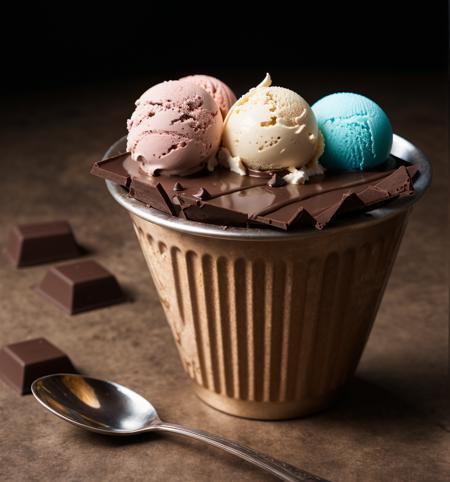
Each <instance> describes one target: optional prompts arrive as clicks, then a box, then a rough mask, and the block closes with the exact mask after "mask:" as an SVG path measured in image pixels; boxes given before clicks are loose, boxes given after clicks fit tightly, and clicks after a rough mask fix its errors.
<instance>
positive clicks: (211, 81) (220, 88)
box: [180, 75, 236, 119]
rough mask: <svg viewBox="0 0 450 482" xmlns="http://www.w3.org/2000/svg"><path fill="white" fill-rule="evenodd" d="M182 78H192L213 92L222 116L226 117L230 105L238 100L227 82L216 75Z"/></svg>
mask: <svg viewBox="0 0 450 482" xmlns="http://www.w3.org/2000/svg"><path fill="white" fill-rule="evenodd" d="M180 80H190V81H191V82H194V83H196V84H197V85H199V86H200V87H202V88H203V89H205V90H206V92H208V93H209V94H211V96H212V98H213V99H214V100H215V101H216V103H217V105H218V106H219V108H220V112H221V113H222V117H223V118H224V119H225V116H226V115H227V114H228V111H229V110H230V107H231V106H232V105H233V104H234V103H235V102H236V96H235V95H234V92H233V91H232V90H231V89H230V88H229V87H228V85H227V84H225V83H224V82H222V81H221V80H219V79H216V78H215V77H210V76H209V75H189V76H188V77H183V78H182V79H180Z"/></svg>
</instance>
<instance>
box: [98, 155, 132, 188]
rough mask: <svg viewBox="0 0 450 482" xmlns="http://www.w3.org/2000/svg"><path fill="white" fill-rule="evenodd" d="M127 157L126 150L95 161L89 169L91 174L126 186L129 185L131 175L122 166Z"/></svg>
mask: <svg viewBox="0 0 450 482" xmlns="http://www.w3.org/2000/svg"><path fill="white" fill-rule="evenodd" d="M127 157H129V154H128V153H127V152H124V153H121V154H118V155H116V156H112V157H108V158H107V159H104V160H103V161H98V162H96V163H95V164H94V165H93V166H92V169H91V174H93V175H94V176H97V177H101V178H103V179H108V180H110V181H112V182H115V183H116V184H119V185H120V186H123V187H126V188H128V187H129V186H130V182H131V177H130V176H129V174H128V172H127V171H126V169H125V168H124V167H123V161H124V160H125V159H126V158H127Z"/></svg>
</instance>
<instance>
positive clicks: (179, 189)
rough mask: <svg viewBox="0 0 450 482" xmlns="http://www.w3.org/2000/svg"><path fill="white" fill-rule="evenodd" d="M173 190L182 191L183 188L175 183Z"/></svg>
mask: <svg viewBox="0 0 450 482" xmlns="http://www.w3.org/2000/svg"><path fill="white" fill-rule="evenodd" d="M173 190H174V191H175V192H178V191H184V187H183V186H182V185H181V183H179V182H176V183H175V184H174V185H173Z"/></svg>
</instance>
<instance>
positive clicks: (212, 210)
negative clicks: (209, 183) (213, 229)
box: [182, 204, 248, 227]
mask: <svg viewBox="0 0 450 482" xmlns="http://www.w3.org/2000/svg"><path fill="white" fill-rule="evenodd" d="M182 213H183V217H184V218H185V219H189V220H190V221H199V222H203V223H214V224H218V225H232V226H240V227H245V226H246V225H247V222H248V217H247V215H246V214H243V213H238V212H235V211H231V210H230V209H226V208H221V207H218V206H213V205H211V204H201V205H200V206H197V205H195V204H194V205H190V206H187V207H184V208H183V209H182Z"/></svg>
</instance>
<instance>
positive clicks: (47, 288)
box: [36, 260, 125, 315]
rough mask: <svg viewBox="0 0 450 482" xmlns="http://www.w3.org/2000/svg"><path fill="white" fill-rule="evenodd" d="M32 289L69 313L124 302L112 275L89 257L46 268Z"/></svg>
mask: <svg viewBox="0 0 450 482" xmlns="http://www.w3.org/2000/svg"><path fill="white" fill-rule="evenodd" d="M36 289H37V291H38V293H39V294H41V295H42V296H44V297H45V298H46V299H48V300H50V301H51V302H53V303H54V304H56V305H57V306H58V307H59V308H61V309H62V310H63V311H65V312H66V313H68V314H70V315H73V314H76V313H81V312H83V311H88V310H93V309H96V308H101V307H104V306H110V305H113V304H116V303H121V302H122V301H125V296H124V294H123V292H122V290H121V288H120V286H119V283H118V282H117V280H116V278H115V276H114V275H113V274H112V273H110V272H109V271H108V270H106V269H105V268H104V267H103V266H101V265H100V264H99V263H97V262H96V261H92V260H86V261H80V262H76V263H71V264H65V265H59V266H54V267H52V268H50V269H49V270H48V271H47V274H46V275H45V277H44V279H43V280H42V281H41V283H40V284H39V286H38V287H37V288H36Z"/></svg>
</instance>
